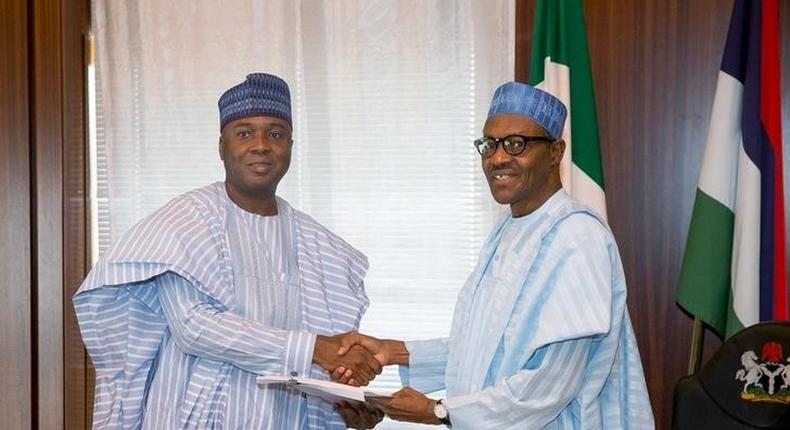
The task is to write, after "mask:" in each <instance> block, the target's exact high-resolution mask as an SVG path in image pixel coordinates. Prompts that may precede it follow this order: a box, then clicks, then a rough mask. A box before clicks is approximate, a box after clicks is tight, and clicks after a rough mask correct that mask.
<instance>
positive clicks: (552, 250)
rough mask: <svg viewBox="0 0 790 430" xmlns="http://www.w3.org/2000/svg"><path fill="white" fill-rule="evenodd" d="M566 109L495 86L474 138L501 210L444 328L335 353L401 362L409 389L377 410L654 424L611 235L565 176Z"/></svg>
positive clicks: (463, 421) (466, 425)
mask: <svg viewBox="0 0 790 430" xmlns="http://www.w3.org/2000/svg"><path fill="white" fill-rule="evenodd" d="M566 112H567V110H566V108H565V106H564V105H563V104H562V102H561V101H560V100H559V99H557V98H555V97H554V96H552V95H550V94H548V93H546V92H544V91H541V90H539V89H536V88H533V87H531V86H529V85H525V84H522V83H517V82H509V83H506V84H504V85H502V86H500V87H499V88H498V89H497V90H496V92H495V93H494V97H493V101H492V103H491V108H490V110H489V113H488V119H487V121H486V123H485V127H484V129H483V135H484V136H483V137H482V138H480V139H477V140H476V141H475V147H476V148H477V151H478V152H479V153H480V156H481V164H482V168H483V172H484V173H485V176H486V179H487V180H488V185H489V187H490V189H491V194H492V195H493V197H494V200H496V201H497V202H498V203H500V204H506V205H509V206H510V211H509V213H507V214H505V215H504V216H503V217H502V218H501V219H500V220H499V221H498V222H497V223H496V225H495V227H494V229H493V231H492V232H491V234H490V236H489V238H488V240H487V241H486V243H485V244H484V245H483V249H482V251H481V253H480V258H479V260H478V263H477V267H476V268H475V269H474V271H473V272H472V274H471V275H470V276H469V278H468V279H467V281H466V284H465V285H464V287H463V289H462V290H461V293H460V294H459V298H458V302H457V304H456V308H455V315H454V319H453V324H452V329H451V332H450V337H449V338H447V339H435V340H426V341H414V342H402V341H398V340H377V339H374V338H371V337H367V336H364V335H357V336H356V337H354V338H347V339H346V340H345V341H344V342H343V343H344V347H343V348H341V351H340V352H341V353H342V352H344V349H345V348H346V347H348V346H350V345H353V344H362V345H363V346H365V347H366V348H368V349H369V350H370V351H371V352H373V353H375V354H376V356H377V358H378V359H379V360H380V361H381V362H382V364H385V365H387V364H398V365H400V366H401V367H400V370H401V377H402V379H403V383H404V385H406V386H407V387H406V388H404V389H403V390H401V391H399V392H398V393H396V394H395V396H394V398H393V399H392V400H391V401H390V402H384V403H382V405H381V406H382V407H383V408H384V410H385V411H386V413H387V414H388V415H389V416H390V417H392V418H394V419H397V420H403V421H412V422H419V423H427V424H446V425H451V426H452V427H453V428H454V429H462V430H472V429H497V430H506V429H513V430H523V429H619V428H633V429H651V428H653V427H654V422H653V414H652V411H651V407H650V401H649V398H648V395H647V388H646V385H645V380H644V374H643V371H642V365H641V362H640V358H639V351H638V349H637V345H636V341H635V338H634V333H633V329H632V328H631V322H630V318H629V316H628V310H627V308H626V302H625V298H626V285H625V276H624V274H623V267H622V263H621V261H620V256H619V254H618V250H617V245H616V243H615V241H614V237H613V236H612V233H611V231H610V230H609V228H608V226H607V225H606V223H605V222H604V221H603V220H602V219H601V218H600V217H599V216H598V215H596V214H595V213H594V212H592V211H591V210H590V209H589V208H587V207H584V206H582V205H581V204H579V203H578V202H576V201H575V200H574V199H572V198H571V197H570V196H568V194H566V193H565V191H563V189H562V183H561V182H560V172H559V165H560V160H561V159H562V157H563V153H564V151H565V142H564V141H563V140H562V137H561V136H562V130H563V127H564V123H565V117H566ZM342 370H343V369H338V372H340V371H342ZM341 378H342V377H341ZM442 389H445V390H446V397H445V398H444V399H433V398H429V397H427V396H426V395H425V394H423V393H430V392H434V391H439V390H442Z"/></svg>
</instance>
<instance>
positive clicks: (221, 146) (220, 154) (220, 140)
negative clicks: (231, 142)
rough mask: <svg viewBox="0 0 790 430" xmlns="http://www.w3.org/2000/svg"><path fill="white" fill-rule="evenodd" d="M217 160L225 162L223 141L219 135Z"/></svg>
mask: <svg viewBox="0 0 790 430" xmlns="http://www.w3.org/2000/svg"><path fill="white" fill-rule="evenodd" d="M219 159H220V160H222V161H225V140H224V139H222V134H220V135H219Z"/></svg>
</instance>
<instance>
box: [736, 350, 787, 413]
mask: <svg viewBox="0 0 790 430" xmlns="http://www.w3.org/2000/svg"><path fill="white" fill-rule="evenodd" d="M741 364H743V368H742V369H740V370H738V371H737V372H736V373H735V379H736V380H738V381H742V382H743V383H744V384H743V391H741V399H743V400H748V401H750V402H773V403H785V404H790V356H788V357H787V358H786V359H785V358H784V354H783V353H782V344H780V343H778V342H766V343H765V344H764V345H763V348H762V354H760V356H759V357H758V356H757V354H756V353H755V352H754V351H746V352H744V353H743V354H742V355H741Z"/></svg>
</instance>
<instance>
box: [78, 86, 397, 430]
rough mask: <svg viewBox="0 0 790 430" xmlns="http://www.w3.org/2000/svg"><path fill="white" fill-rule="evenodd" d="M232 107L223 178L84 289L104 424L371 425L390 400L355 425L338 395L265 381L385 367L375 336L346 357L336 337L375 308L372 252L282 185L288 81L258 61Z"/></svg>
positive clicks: (225, 128) (183, 200)
mask: <svg viewBox="0 0 790 430" xmlns="http://www.w3.org/2000/svg"><path fill="white" fill-rule="evenodd" d="M219 110H220V121H221V125H220V130H221V135H220V142H219V150H220V158H221V159H222V160H223V162H224V165H225V171H226V178H225V181H224V182H218V183H214V184H211V185H208V186H206V187H203V188H200V189H197V190H194V191H192V192H189V193H186V194H184V195H182V196H179V197H177V198H175V199H174V200H172V201H171V202H169V203H168V204H166V205H165V206H164V207H162V208H161V209H159V210H157V211H156V212H154V213H153V214H152V215H150V216H148V217H147V218H145V219H144V220H142V221H141V222H140V223H138V224H137V225H136V226H134V227H133V228H132V229H131V230H130V231H129V232H127V233H126V234H125V235H124V236H123V238H122V239H121V240H120V241H119V242H118V243H117V244H115V245H114V246H113V247H112V249H111V250H109V251H108V252H107V253H106V254H105V255H104V256H102V258H101V259H100V261H99V262H98V263H97V264H96V266H95V267H94V268H93V270H92V271H91V272H90V274H89V275H88V277H87V278H86V279H85V281H84V283H83V285H82V286H81V287H80V289H79V291H78V292H77V294H76V295H75V296H74V305H75V308H76V313H77V318H78V321H79V325H80V330H81V333H82V337H83V340H84V342H85V345H86V347H87V349H88V352H89V354H90V357H91V360H92V361H93V364H94V366H95V367H96V390H95V403H94V413H93V426H94V428H101V429H104V428H112V429H137V428H144V429H272V430H285V429H289V430H290V429H293V430H302V429H311V430H319V429H345V428H346V427H347V426H355V427H359V428H368V427H371V426H373V425H375V423H377V422H378V421H380V420H381V418H382V416H381V414H380V413H377V412H375V411H372V410H367V409H364V408H362V409H361V410H360V411H357V412H358V413H356V414H354V416H356V417H363V418H364V419H362V418H360V419H358V420H357V421H354V422H346V421H345V420H344V419H343V418H342V417H341V415H340V414H338V412H337V411H335V410H334V409H333V405H331V404H327V403H322V402H321V401H320V400H318V399H312V398H311V399H307V398H306V397H304V396H303V395H301V394H299V393H297V392H294V391H291V390H289V389H287V388H286V387H285V386H276V385H275V386H272V385H269V386H265V387H259V386H257V385H256V376H257V375H260V374H276V375H292V376H302V377H310V378H319V379H327V378H328V377H329V373H328V372H331V371H332V370H334V369H335V368H336V367H337V366H338V365H340V364H343V366H344V368H346V367H348V368H350V369H353V371H354V377H355V381H354V382H355V383H361V384H364V383H367V381H368V380H369V379H371V378H372V377H374V376H375V374H376V373H377V372H380V370H381V368H380V364H379V363H378V362H377V361H376V360H375V359H373V357H372V356H371V355H370V354H369V353H368V352H367V351H366V350H364V349H362V348H360V349H359V350H357V352H356V356H355V357H354V358H352V359H350V360H346V359H345V358H341V357H338V356H337V349H338V345H339V344H338V341H339V339H341V338H342V335H337V334H340V333H345V332H348V331H352V330H356V329H357V327H358V325H359V321H360V318H361V317H362V315H363V313H364V311H365V309H366V308H367V306H368V299H367V296H366V295H365V291H364V286H363V278H364V276H365V273H366V271H367V268H368V263H367V259H366V257H365V256H364V255H363V254H362V253H360V252H359V251H357V250H356V249H354V248H352V247H351V246H350V245H349V244H347V243H346V242H344V241H343V240H342V239H340V238H339V237H338V236H336V235H334V234H333V233H332V232H330V231H329V230H327V229H326V228H324V227H323V226H321V225H320V224H318V223H317V222H316V221H315V220H313V219H312V218H310V217H309V216H307V215H306V214H304V213H302V212H300V211H298V210H296V209H294V208H292V207H291V206H290V205H289V204H288V203H287V202H286V201H284V200H282V199H280V198H278V197H276V195H275V192H276V188H277V184H278V183H279V181H280V180H281V179H282V177H283V176H284V175H285V173H286V171H287V170H288V166H289V163H290V157H291V146H292V143H293V142H292V140H291V108H290V92H289V90H288V86H287V84H286V83H285V82H284V81H283V80H282V79H280V78H278V77H276V76H273V75H268V74H263V73H258V74H251V75H249V76H248V77H247V79H246V80H245V81H244V82H242V83H241V84H239V85H237V86H235V87H233V88H231V89H229V90H228V91H227V92H225V93H224V94H223V95H222V97H221V98H220V100H219ZM333 335H336V336H333ZM349 407H350V406H349ZM343 416H345V415H343Z"/></svg>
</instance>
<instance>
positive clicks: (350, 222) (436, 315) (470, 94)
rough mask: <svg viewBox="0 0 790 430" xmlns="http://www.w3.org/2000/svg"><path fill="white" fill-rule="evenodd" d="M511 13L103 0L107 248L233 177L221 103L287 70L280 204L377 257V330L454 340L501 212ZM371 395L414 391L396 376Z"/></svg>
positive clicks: (503, 7)
mask: <svg viewBox="0 0 790 430" xmlns="http://www.w3.org/2000/svg"><path fill="white" fill-rule="evenodd" d="M514 20H515V19H514V5H513V1H512V0H508V1H506V0H496V1H491V0H489V1H474V0H459V1H449V0H434V1H418V0H397V1H396V0H357V1H352V0H343V1H328V0H327V1H317V0H312V1H308V0H302V1H293V0H276V1H273V0H269V1H262V0H259V1H254V0H238V1H222V2H220V1H207V0H204V1H166V2H163V1H160V0H137V1H131V0H129V1H111V0H94V5H93V23H94V37H95V44H96V49H97V50H96V85H95V129H94V139H93V141H94V144H93V145H92V151H91V155H92V156H93V158H94V169H93V170H92V172H91V179H92V181H93V183H94V186H95V189H96V192H95V195H93V196H91V197H92V198H93V199H94V204H95V206H94V207H95V210H94V217H93V219H92V223H93V225H94V236H95V237H94V243H95V246H96V248H97V250H98V252H102V251H104V250H106V249H107V247H108V246H109V245H110V244H111V243H113V242H114V241H115V240H117V239H118V238H119V237H120V235H121V234H123V232H124V231H126V230H127V229H128V228H129V227H131V226H132V225H133V224H134V223H135V222H137V221H138V220H140V219H141V218H142V217H144V216H145V215H146V214H148V213H150V212H151V211H153V210H154V209H156V208H158V207H159V206H161V205H162V204H164V203H165V202H166V201H168V200H169V199H171V198H173V197H174V196H176V195H178V194H180V193H182V192H185V191H188V190H190V189H193V188H196V187H199V186H202V185H205V184H207V183H209V182H213V181H217V180H222V179H223V177H224V173H223V169H222V164H221V162H220V160H219V157H218V154H217V138H218V136H219V130H218V128H219V125H218V122H219V121H218V113H217V106H216V102H217V99H218V97H219V96H220V94H221V93H222V92H223V91H224V90H225V89H227V88H229V87H230V86H232V85H234V84H236V83H238V82H241V81H242V80H243V79H244V78H245V76H246V74H247V73H250V72H253V71H266V72H270V73H275V74H277V75H279V76H281V77H283V78H284V79H285V80H286V81H287V82H288V83H289V84H290V86H291V91H292V98H293V115H294V126H295V130H294V141H295V143H294V153H293V160H292V164H291V169H290V171H289V172H288V174H287V175H286V178H285V180H284V181H283V182H282V183H281V185H280V188H279V190H278V194H280V195H281V196H283V197H285V198H286V199H287V200H289V201H290V202H291V203H292V204H293V205H294V206H296V207H297V208H300V209H301V210H303V211H305V212H307V213H309V214H311V215H312V216H313V217H315V218H316V219H317V220H318V221H320V222H322V223H323V224H324V225H326V226H328V227H329V228H330V229H332V230H333V231H335V232H336V233H338V234H340V235H341V236H342V237H343V238H344V239H346V240H347V241H348V242H350V243H351V244H352V245H354V246H355V247H357V248H358V249H360V250H362V251H363V252H364V253H366V254H367V255H368V256H369V258H370V262H371V270H370V272H369V275H368V276H367V278H366V286H367V290H368V293H369V296H370V298H371V302H372V305H371V308H370V310H369V311H368V314H367V315H366V316H365V318H364V319H363V323H362V331H366V332H369V333H371V334H373V335H377V336H382V337H392V338H402V339H421V338H431V337H437V336H445V335H447V333H448V332H449V327H450V321H451V319H452V311H453V305H454V302H455V300H456V297H457V294H458V291H459V289H460V287H461V285H462V283H463V281H464V279H465V277H466V275H467V274H468V273H469V272H470V271H471V269H472V267H473V265H474V263H475V260H476V257H477V252H478V249H479V247H480V244H481V243H482V241H483V240H484V238H485V235H486V234H487V232H488V229H489V228H490V227H491V224H492V222H493V219H494V217H495V215H496V214H497V213H499V212H500V211H501V210H502V209H501V208H499V207H497V206H496V205H495V204H494V203H493V201H492V199H491V196H490V194H489V192H488V188H487V185H486V183H485V180H484V178H483V175H482V173H481V170H480V161H479V156H478V155H477V153H476V152H475V150H474V147H473V145H472V141H473V140H474V138H476V137H477V136H478V135H480V133H481V129H482V124H483V122H484V120H485V114H486V110H487V107H488V103H489V101H490V98H491V95H492V93H493V90H494V88H495V87H496V86H497V85H498V84H500V83H502V82H504V81H507V80H512V78H513V57H514V53H513V45H514ZM374 386H377V387H380V388H383V389H394V388H396V387H397V386H399V382H398V381H397V377H396V372H395V369H390V370H388V371H387V372H385V373H384V374H382V376H380V377H379V378H378V379H377V380H376V382H375V383H374ZM379 428H385V429H386V428H390V429H396V428H418V426H413V425H404V424H397V423H392V422H385V423H382V424H381V425H380V426H379Z"/></svg>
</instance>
